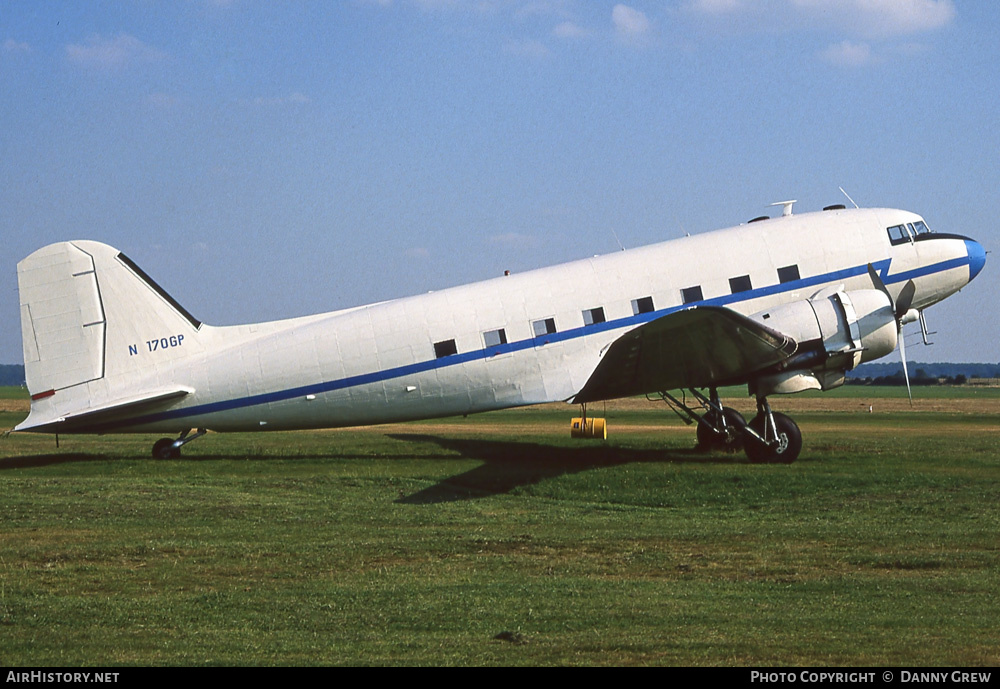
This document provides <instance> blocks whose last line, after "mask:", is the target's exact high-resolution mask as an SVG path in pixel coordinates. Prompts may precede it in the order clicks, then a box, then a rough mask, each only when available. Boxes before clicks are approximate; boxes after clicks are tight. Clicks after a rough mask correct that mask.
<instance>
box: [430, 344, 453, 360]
mask: <svg viewBox="0 0 1000 689" xmlns="http://www.w3.org/2000/svg"><path fill="white" fill-rule="evenodd" d="M452 354H458V347H456V346H455V340H444V341H443V342H435V343H434V356H436V357H437V358H438V359H440V358H441V357H446V356H451V355H452Z"/></svg>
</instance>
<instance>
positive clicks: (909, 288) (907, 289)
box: [895, 280, 917, 327]
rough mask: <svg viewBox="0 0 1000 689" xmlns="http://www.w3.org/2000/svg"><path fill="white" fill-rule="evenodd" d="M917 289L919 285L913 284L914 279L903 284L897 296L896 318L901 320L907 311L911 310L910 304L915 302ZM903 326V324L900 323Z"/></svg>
mask: <svg viewBox="0 0 1000 689" xmlns="http://www.w3.org/2000/svg"><path fill="white" fill-rule="evenodd" d="M916 291H917V286H916V285H914V284H913V280H907V281H906V284H905V285H903V289H901V290H900V291H899V296H898V297H896V309H895V311H896V320H897V321H898V320H900V319H901V318H902V317H903V316H904V315H905V314H906V312H907V311H909V310H910V304H912V303H913V294H914V292H916ZM900 327H902V325H900Z"/></svg>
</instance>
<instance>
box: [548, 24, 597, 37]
mask: <svg viewBox="0 0 1000 689" xmlns="http://www.w3.org/2000/svg"><path fill="white" fill-rule="evenodd" d="M552 35H553V36H555V37H557V38H586V37H587V36H589V35H590V30H589V29H585V28H583V27H582V26H580V25H578V24H574V23H573V22H563V23H561V24H558V25H557V26H556V28H554V29H552Z"/></svg>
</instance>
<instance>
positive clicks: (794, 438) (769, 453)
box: [744, 397, 802, 464]
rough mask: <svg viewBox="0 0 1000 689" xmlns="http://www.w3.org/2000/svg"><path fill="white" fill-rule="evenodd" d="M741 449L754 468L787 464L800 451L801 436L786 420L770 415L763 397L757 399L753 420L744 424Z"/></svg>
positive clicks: (769, 406) (793, 423) (769, 407)
mask: <svg viewBox="0 0 1000 689" xmlns="http://www.w3.org/2000/svg"><path fill="white" fill-rule="evenodd" d="M744 449H745V450H746V453H747V457H748V458H749V459H750V461H751V462H753V463H755V464H763V463H770V464H791V463H792V462H794V461H795V458H796V457H798V456H799V452H801V451H802V432H801V431H799V427H798V426H797V425H796V424H795V422H794V421H792V420H791V419H790V418H789V417H787V416H785V415H784V414H781V413H779V412H773V411H771V405H770V404H768V403H767V398H766V397H758V398H757V416H755V417H754V418H753V419H752V420H751V421H750V423H749V424H747V432H746V443H745V445H744Z"/></svg>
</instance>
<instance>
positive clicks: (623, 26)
mask: <svg viewBox="0 0 1000 689" xmlns="http://www.w3.org/2000/svg"><path fill="white" fill-rule="evenodd" d="M611 21H612V23H613V24H614V25H615V31H616V32H617V33H618V35H620V36H627V37H637V36H643V35H645V34H648V33H649V32H650V30H651V29H652V28H653V25H652V23H651V22H650V21H649V18H648V17H647V16H646V15H645V14H644V13H642V12H641V11H639V10H634V9H632V8H631V7H628V6H627V5H615V7H614V9H613V10H611Z"/></svg>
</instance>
